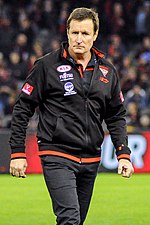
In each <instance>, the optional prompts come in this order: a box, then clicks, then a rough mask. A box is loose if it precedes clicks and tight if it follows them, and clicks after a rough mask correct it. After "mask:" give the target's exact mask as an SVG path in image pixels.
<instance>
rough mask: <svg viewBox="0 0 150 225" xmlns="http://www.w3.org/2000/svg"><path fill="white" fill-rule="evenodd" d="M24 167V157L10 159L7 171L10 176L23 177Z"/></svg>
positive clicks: (25, 162) (25, 163) (25, 166)
mask: <svg viewBox="0 0 150 225" xmlns="http://www.w3.org/2000/svg"><path fill="white" fill-rule="evenodd" d="M26 168H27V161H26V159H12V160H11V162H10V170H9V171H10V174H11V175H12V176H15V177H22V178H25V177H26V174H25V171H26Z"/></svg>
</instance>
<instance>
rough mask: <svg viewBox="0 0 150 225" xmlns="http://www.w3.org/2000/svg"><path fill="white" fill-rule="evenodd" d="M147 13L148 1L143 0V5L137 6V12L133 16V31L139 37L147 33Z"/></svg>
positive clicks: (149, 7)
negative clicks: (134, 16)
mask: <svg viewBox="0 0 150 225" xmlns="http://www.w3.org/2000/svg"><path fill="white" fill-rule="evenodd" d="M149 13H150V1H145V2H144V3H143V5H141V6H140V7H139V8H138V12H137V15H136V18H135V26H136V27H135V31H136V34H137V35H138V36H139V38H141V37H143V35H148V33H149V22H148V18H149Z"/></svg>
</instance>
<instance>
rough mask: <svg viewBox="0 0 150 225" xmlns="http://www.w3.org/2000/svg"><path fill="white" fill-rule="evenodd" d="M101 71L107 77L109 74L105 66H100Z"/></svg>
mask: <svg viewBox="0 0 150 225" xmlns="http://www.w3.org/2000/svg"><path fill="white" fill-rule="evenodd" d="M99 69H100V71H101V72H102V74H103V76H104V77H106V76H107V73H108V68H107V67H105V66H99Z"/></svg>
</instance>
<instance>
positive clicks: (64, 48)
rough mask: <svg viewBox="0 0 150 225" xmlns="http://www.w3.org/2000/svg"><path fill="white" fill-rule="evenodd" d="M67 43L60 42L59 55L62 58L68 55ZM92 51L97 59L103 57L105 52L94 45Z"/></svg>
mask: <svg viewBox="0 0 150 225" xmlns="http://www.w3.org/2000/svg"><path fill="white" fill-rule="evenodd" d="M67 49H68V43H67V42H62V43H61V56H62V57H63V58H67V56H68V50H67ZM92 51H93V52H94V53H95V55H96V57H97V59H98V58H105V54H104V53H103V52H102V51H99V50H98V49H97V48H96V47H94V46H93V47H92Z"/></svg>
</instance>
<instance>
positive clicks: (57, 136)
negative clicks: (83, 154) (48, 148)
mask: <svg viewBox="0 0 150 225" xmlns="http://www.w3.org/2000/svg"><path fill="white" fill-rule="evenodd" d="M83 136H84V132H83V128H82V126H81V123H80V122H79V121H77V119H76V118H75V117H74V116H71V115H66V114H63V115H61V116H59V117H58V118H57V123H56V127H55V131H54V133H53V138H52V141H53V142H54V143H60V144H64V145H69V146H72V145H74V146H82V144H83Z"/></svg>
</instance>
